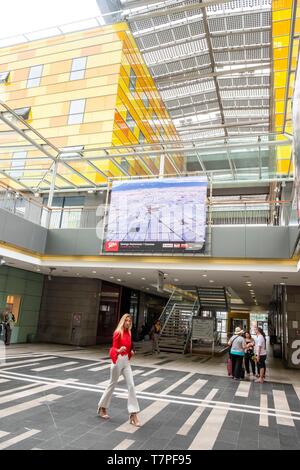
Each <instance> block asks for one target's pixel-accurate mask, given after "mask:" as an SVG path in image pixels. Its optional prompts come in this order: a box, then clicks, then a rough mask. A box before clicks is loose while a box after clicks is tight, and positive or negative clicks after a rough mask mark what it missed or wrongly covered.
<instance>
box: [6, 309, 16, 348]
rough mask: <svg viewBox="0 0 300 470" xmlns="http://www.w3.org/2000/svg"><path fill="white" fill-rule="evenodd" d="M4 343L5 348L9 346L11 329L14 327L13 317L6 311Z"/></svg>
mask: <svg viewBox="0 0 300 470" xmlns="http://www.w3.org/2000/svg"><path fill="white" fill-rule="evenodd" d="M3 326H4V343H5V345H6V346H9V345H10V338H11V333H12V330H13V327H14V326H15V316H14V314H13V313H12V312H10V311H7V312H6V313H4V323H3Z"/></svg>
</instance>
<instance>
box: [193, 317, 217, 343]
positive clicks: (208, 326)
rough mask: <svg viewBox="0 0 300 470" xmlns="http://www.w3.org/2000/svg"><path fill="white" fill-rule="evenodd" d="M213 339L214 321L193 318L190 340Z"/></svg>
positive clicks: (211, 319)
mask: <svg viewBox="0 0 300 470" xmlns="http://www.w3.org/2000/svg"><path fill="white" fill-rule="evenodd" d="M197 339H201V340H207V341H213V339H214V320H213V318H197V317H194V318H193V329H192V340H197Z"/></svg>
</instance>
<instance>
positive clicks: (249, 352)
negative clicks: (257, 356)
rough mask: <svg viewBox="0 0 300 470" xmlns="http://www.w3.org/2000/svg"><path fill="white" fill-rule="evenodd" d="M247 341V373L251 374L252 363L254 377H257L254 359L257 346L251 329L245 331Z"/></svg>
mask: <svg viewBox="0 0 300 470" xmlns="http://www.w3.org/2000/svg"><path fill="white" fill-rule="evenodd" d="M245 343H246V349H245V359H244V361H245V369H246V372H247V375H248V376H249V375H250V365H251V370H252V374H253V377H255V361H254V360H253V357H254V347H255V340H254V338H252V336H251V333H250V331H246V333H245Z"/></svg>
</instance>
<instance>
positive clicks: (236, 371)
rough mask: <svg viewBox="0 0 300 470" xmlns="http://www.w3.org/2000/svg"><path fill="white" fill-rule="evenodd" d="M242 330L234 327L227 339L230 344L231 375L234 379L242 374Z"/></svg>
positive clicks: (244, 346)
mask: <svg viewBox="0 0 300 470" xmlns="http://www.w3.org/2000/svg"><path fill="white" fill-rule="evenodd" d="M243 333H244V331H243V330H241V328H240V327H236V329H235V330H234V335H233V336H232V337H231V338H230V340H229V341H228V345H229V346H230V348H231V349H230V358H231V362H232V376H233V378H234V379H235V380H240V379H241V378H242V375H243V359H244V355H245V352H244V351H245V348H246V343H245V340H244V338H243V336H242V335H243Z"/></svg>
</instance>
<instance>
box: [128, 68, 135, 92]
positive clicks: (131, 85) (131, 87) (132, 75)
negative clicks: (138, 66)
mask: <svg viewBox="0 0 300 470" xmlns="http://www.w3.org/2000/svg"><path fill="white" fill-rule="evenodd" d="M136 80H137V78H136V74H135V73H134V71H133V69H130V77H129V90H130V91H131V93H134V92H135V87H136Z"/></svg>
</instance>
